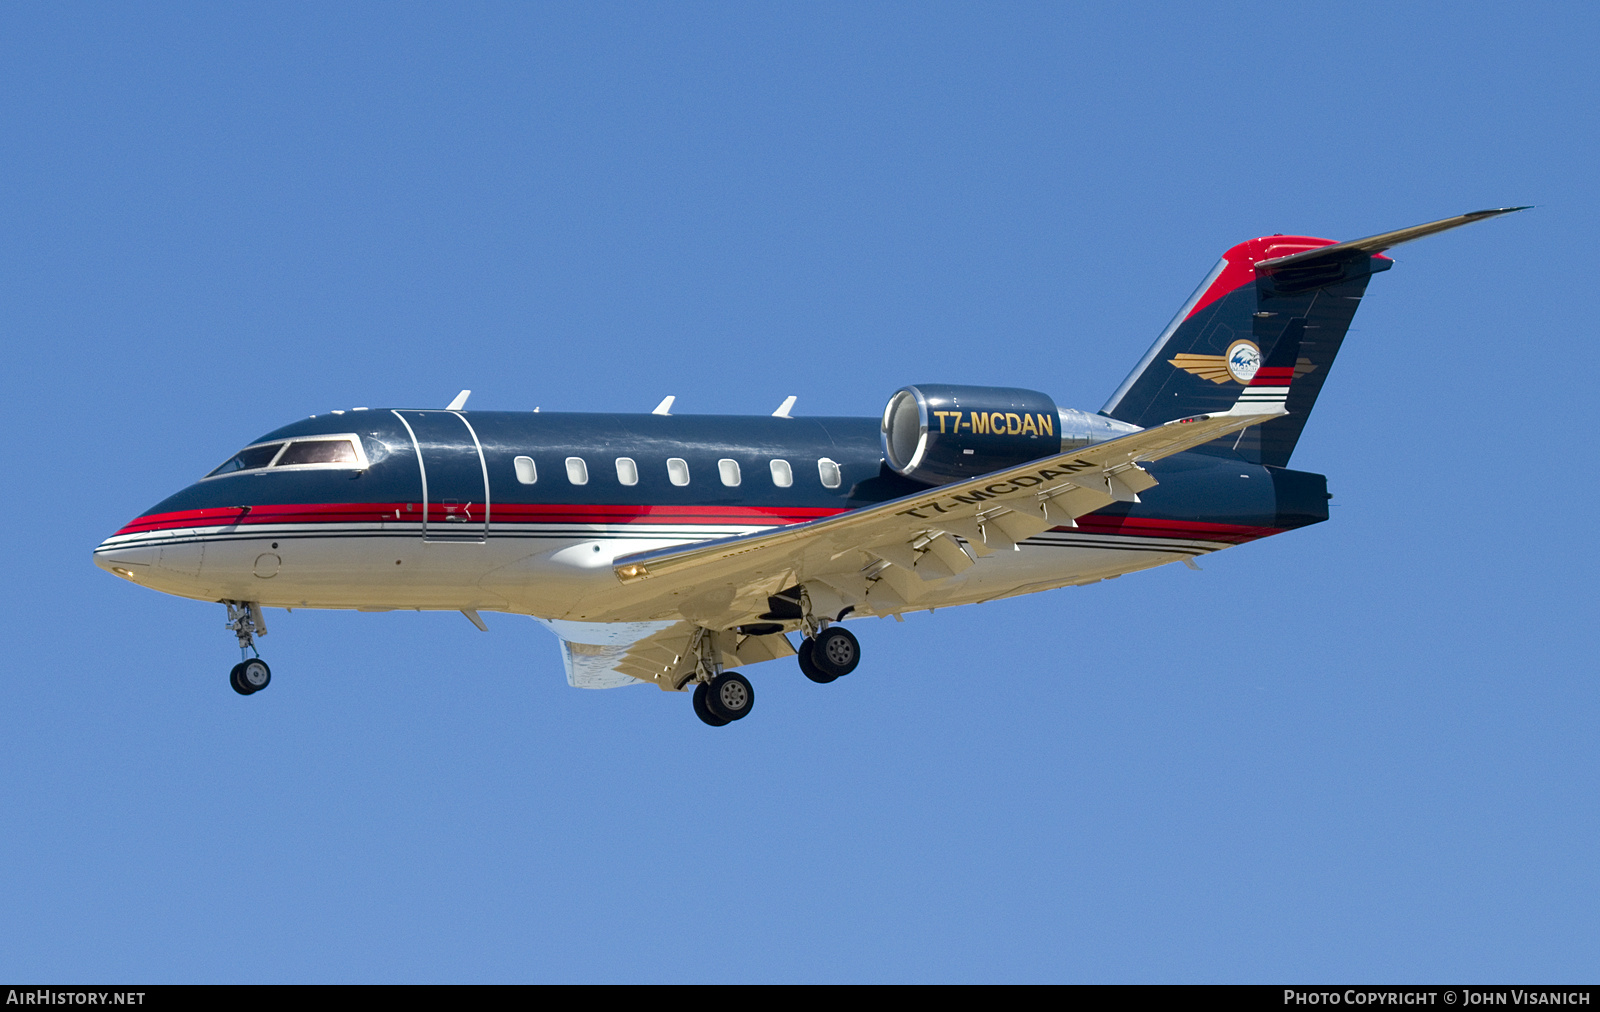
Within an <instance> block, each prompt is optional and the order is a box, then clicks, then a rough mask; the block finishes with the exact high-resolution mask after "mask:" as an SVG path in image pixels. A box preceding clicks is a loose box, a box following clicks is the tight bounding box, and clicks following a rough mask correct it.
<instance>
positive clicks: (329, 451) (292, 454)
mask: <svg viewBox="0 0 1600 1012" xmlns="http://www.w3.org/2000/svg"><path fill="white" fill-rule="evenodd" d="M354 463H357V459H356V448H355V447H354V446H352V445H350V441H349V440H348V439H307V440H301V441H298V442H293V443H290V444H289V448H288V449H287V450H284V451H283V456H281V457H279V458H278V462H277V464H275V465H274V466H275V467H288V466H289V465H290V464H354Z"/></svg>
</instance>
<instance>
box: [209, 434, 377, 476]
mask: <svg viewBox="0 0 1600 1012" xmlns="http://www.w3.org/2000/svg"><path fill="white" fill-rule="evenodd" d="M360 438H361V437H359V436H357V435H354V434H352V433H340V434H339V435H337V436H307V437H303V438H300V439H292V440H284V439H280V440H278V441H277V442H275V443H262V444H261V445H259V446H247V447H245V448H244V449H242V450H240V451H239V452H238V453H236V454H234V455H233V456H232V457H231V458H230V459H229V460H228V462H227V463H226V464H223V465H222V466H221V467H219V468H217V469H216V470H215V471H212V472H211V473H210V474H208V475H206V477H207V478H216V477H219V476H221V475H225V474H237V473H238V472H240V471H260V470H262V469H264V468H271V469H273V470H277V469H278V468H280V467H326V468H356V469H358V470H359V469H364V468H366V467H367V466H368V464H367V457H366V455H365V454H364V453H363V452H362V449H361V444H360V443H359V442H358V440H359V439H360Z"/></svg>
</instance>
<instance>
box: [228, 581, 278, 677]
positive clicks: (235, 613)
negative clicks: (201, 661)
mask: <svg viewBox="0 0 1600 1012" xmlns="http://www.w3.org/2000/svg"><path fill="white" fill-rule="evenodd" d="M222 603H223V604H225V605H227V607H228V625H227V628H228V629H231V630H232V631H233V634H234V636H236V637H238V640H239V656H240V658H242V659H241V660H240V661H239V663H238V664H235V665H234V666H233V670H232V671H230V672H229V673H228V684H229V685H231V686H233V691H234V692H237V693H238V694H239V695H241V696H248V695H250V694H251V693H253V692H260V691H261V690H262V689H265V688H266V687H267V685H268V684H269V683H271V681H272V669H271V668H269V667H267V662H266V661H264V660H262V659H261V654H260V653H259V652H257V650H256V637H257V636H265V635H266V634H267V620H266V618H265V617H263V616H262V614H261V605H259V604H257V603H256V602H254V601H224V602H222ZM248 654H255V656H254V657H250V656H247V655H248Z"/></svg>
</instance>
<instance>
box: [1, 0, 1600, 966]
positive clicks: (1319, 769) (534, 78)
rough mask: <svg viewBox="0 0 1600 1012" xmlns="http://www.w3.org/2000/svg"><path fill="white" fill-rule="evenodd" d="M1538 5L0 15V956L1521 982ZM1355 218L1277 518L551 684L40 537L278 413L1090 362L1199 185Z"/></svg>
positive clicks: (78, 530) (1568, 47) (1562, 178)
mask: <svg viewBox="0 0 1600 1012" xmlns="http://www.w3.org/2000/svg"><path fill="white" fill-rule="evenodd" d="M1597 20H1600V19H1597V16H1596V14H1595V13H1594V9H1593V8H1592V7H1590V6H1587V5H1579V4H1559V3H1558V4H1541V3H1525V4H1517V5H1480V4H1470V3H1469V4H1454V5H1417V4H1407V3H1385V4H1353V5H1345V6H1342V7H1339V8H1332V7H1328V6H1327V5H1322V6H1320V7H1306V6H1300V5H1281V4H1268V5H1235V6H1227V5H1223V6H1218V5H1215V4H1207V5H1201V4H1195V5H1161V4H1137V5H1133V4H1130V5H1115V6H1113V5H1105V6H1104V7H1102V8H1099V9H1078V8H1076V7H1074V6H1068V5H992V6H991V5H970V6H951V5H933V4H909V5H896V6H887V5H870V6H869V5H857V4H850V5H821V4H817V5H805V6H796V5H722V6H715V5H675V6H661V5H648V6H647V5H619V6H605V5H600V4H582V5H566V6H555V5H545V6H531V5H530V6H523V5H511V6H504V5H473V6H466V5H454V6H449V7H446V6H440V5H409V6H407V5H397V4H373V5H354V4H346V5H338V6H333V5H290V4H274V5H258V6H252V7H246V6H235V7H228V8H219V7H217V6H215V5H205V4H196V5H189V6H172V5H158V4H150V5H144V6H139V7H133V6H126V5H121V6H118V5H94V6H83V5H76V6H74V5H61V4H51V5H44V4H38V5H32V6H11V7H8V8H7V9H6V10H5V11H4V12H3V13H0V96H3V100H0V235H3V236H4V241H3V242H0V306H3V307H4V309H3V312H0V328H3V330H0V341H3V347H4V350H5V360H6V368H5V369H4V370H3V372H0V383H3V388H0V392H3V396H0V412H3V413H4V417H5V424H6V431H8V432H10V433H12V438H11V439H9V440H6V441H3V442H0V467H3V473H4V474H5V475H6V478H7V488H8V489H9V491H10V493H11V494H10V501H11V503H12V507H13V509H14V513H13V519H14V520H15V521H16V527H15V528H14V529H13V536H12V537H11V538H10V540H9V546H8V550H7V552H6V565H5V568H4V573H5V575H6V577H7V579H5V580H4V581H3V583H0V656H3V657H4V664H3V665H0V874H3V876H4V878H3V883H4V887H3V888H0V976H4V977H9V978H12V979H23V978H27V979H33V980H62V981H66V980H110V979H116V980H138V981H150V982H161V981H213V980H215V981H372V980H402V981H478V980H481V981H561V980H583V981H591V980H593V981H742V980H784V981H790V980H793V981H835V980H871V981H898V980H940V981H985V980H1019V981H1023V980H1027V981H1032V980H1041V981H1282V980H1330V979H1355V980H1428V981H1440V982H1449V981H1460V982H1467V981H1472V982H1478V981H1529V982H1553V981H1577V980H1592V979H1593V978H1594V977H1595V972H1596V965H1597V959H1596V952H1597V950H1600V904H1597V902H1596V894H1597V892H1600V870H1597V868H1600V864H1597V862H1596V860H1595V855H1596V848H1597V841H1600V798H1597V794H1596V791H1595V783H1596V777H1597V774H1600V744H1597V736H1596V735H1595V726H1596V722H1597V718H1600V686H1597V684H1596V674H1597V672H1596V665H1595V661H1594V658H1595V654H1596V646H1597V644H1596V622H1595V619H1596V615H1595V594H1594V590H1593V580H1594V574H1595V572H1596V562H1597V559H1596V550H1595V545H1594V542H1593V539H1592V537H1591V536H1590V531H1589V530H1588V528H1587V523H1588V521H1589V518H1590V516H1591V515H1592V512H1593V503H1594V502H1595V496H1596V492H1597V488H1596V481H1595V458H1594V451H1593V449H1592V443H1593V439H1592V436H1591V435H1590V434H1589V433H1588V426H1589V423H1590V416H1591V415H1592V414H1593V409H1594V408H1595V406H1596V398H1595V396H1594V393H1593V389H1594V384H1595V377H1596V375H1597V366H1600V362H1597V356H1596V352H1595V340H1594V332H1595V325H1594V310H1593V308H1592V302H1593V298H1592V292H1593V288H1594V284H1595V282H1594V279H1595V277H1596V276H1597V273H1600V270H1597V268H1600V264H1597V256H1596V252H1595V250H1596V241H1595V236H1596V234H1597V232H1600V227H1597V226H1600V221H1597V215H1596V207H1595V200H1594V180H1595V172H1594V164H1595V161H1596V156H1597V154H1600V145H1597V144H1596V115H1595V109H1596V98H1597V88H1596V70H1595V63H1594V60H1593V53H1592V51H1593V42H1594V40H1595V38H1596V37H1597V36H1596V29H1597V27H1600V25H1597ZM1505 204H1534V205H1537V208H1536V209H1535V210H1534V211H1531V212H1527V213H1525V214H1522V215H1518V216H1513V217H1511V218H1509V219H1503V220H1499V221H1495V222H1491V223H1488V224H1482V225H1476V226H1472V227H1470V228H1468V229H1463V230H1460V231H1458V232H1454V233H1450V234H1448V235H1445V236H1441V237H1436V238H1432V239H1429V240H1425V241H1423V242H1420V243H1417V244H1416V245H1414V246H1409V247H1405V248H1402V249H1401V250H1398V251H1397V253H1396V256H1397V259H1398V261H1399V263H1398V265H1397V267H1396V269H1395V270H1393V271H1391V272H1389V273H1387V274H1384V275H1382V276H1380V277H1378V278H1377V279H1376V280H1375V281H1374V283H1373V285H1372V288H1371V289H1370V290H1369V297H1368V299H1367V300H1366V301H1365V303H1364V304H1363V308H1362V311H1361V313H1360V315H1359V316H1358V317H1357V319H1356V323H1355V329H1354V330H1353V332H1352V337H1351V339H1350V340H1349V341H1348V342H1347V344H1346V346H1345V349H1344V354H1343V355H1342V356H1341V358H1340V363H1339V366H1338V368H1337V370H1336V373H1335V374H1334V375H1333V377H1332V379H1331V380H1330V382H1329V384H1328V386H1327V387H1326V389H1325V391H1324V393H1323V396H1322V398H1321V400H1320V402H1319V405H1318V409H1317V413H1316V415H1315V416H1314V417H1313V418H1312V419H1311V422H1310V424H1309V426H1308V427H1307V429H1306V432H1305V437H1304V438H1303V439H1302V440H1301V443H1300V446H1299V449H1298V450H1297V452H1296V456H1295V460H1294V463H1295V465H1296V466H1298V467H1301V468H1304V469H1308V470H1315V471H1320V472H1323V473H1326V474H1328V475H1329V481H1330V488H1331V489H1332V490H1333V492H1334V493H1335V496H1336V498H1335V499H1334V503H1335V505H1334V509H1333V519H1332V521H1331V522H1330V523H1327V524H1323V525H1321V526H1319V527H1315V528H1311V529H1307V530H1302V531H1299V532H1296V533H1292V534H1289V535H1285V536H1283V537H1279V538H1274V539H1270V540H1268V541H1265V542H1260V543H1257V544H1254V545H1250V546H1246V547H1243V548H1239V549H1235V550H1232V551H1228V552H1225V553H1222V554H1220V555H1217V556H1213V557H1211V558H1209V559H1207V560H1206V561H1205V562H1204V564H1203V565H1204V572H1202V573H1193V572H1189V571H1188V570H1186V569H1184V568H1183V567H1181V566H1168V567H1164V568H1162V569H1159V570H1156V571H1152V572H1148V573H1143V574H1137V575H1132V576H1129V577H1126V578H1123V579H1121V580H1116V581H1113V582H1110V583H1106V584H1102V585H1098V586H1093V587H1088V588H1077V589H1069V590H1062V591H1056V592H1052V593H1047V594H1040V595H1034V596H1031V597H1027V598H1023V599H1020V600H1013V601H1008V602H1002V603H997V604H991V605H986V606H983V607H977V608H967V609H954V610H951V611H948V612H941V613H939V614H937V615H933V616H929V615H915V616H911V617H909V618H908V619H907V621H906V622H905V623H903V624H897V623H894V622H890V621H876V620H873V621H868V622H863V623H857V624H856V625H855V627H854V628H855V629H856V630H857V631H858V634H859V635H860V637H861V639H862V642H863V646H864V650H865V657H866V659H865V661H864V663H863V665H862V668H861V670H860V671H859V672H858V673H857V674H855V675H852V676H851V677H850V678H849V679H847V680H844V681H841V682H838V683H835V684H834V685H831V686H826V687H823V686H817V685H813V684H811V683H810V682H807V681H806V680H805V679H803V678H802V677H800V675H799V674H798V672H796V671H795V670H793V669H792V667H791V666H789V665H787V664H782V663H775V664H770V665H766V666H763V667H758V668H753V669H751V673H752V677H753V678H754V679H755V681H756V685H757V688H758V691H759V692H760V706H759V709H758V711H757V712H756V713H755V714H754V715H753V716H752V718H751V719H750V720H748V721H746V722H744V723H742V724H740V725H737V726H735V727H732V728H728V729H724V730H723V731H721V732H714V731H712V730H711V729H709V728H706V727H704V726H703V725H701V724H700V723H699V722H698V721H696V720H695V719H694V718H693V716H692V714H691V713H690V712H689V707H688V705H687V700H685V699H683V698H682V697H674V696H666V695H663V694H661V693H658V692H655V691H653V690H648V689H645V688H637V689H628V690H619V691H614V692H579V691H576V690H572V689H569V688H568V687H567V686H566V684H565V681H564V678H563V677H562V672H561V665H560V660H559V656H558V653H557V650H556V646H555V641H554V640H553V638H552V637H551V636H550V635H549V634H548V633H546V632H545V631H543V630H542V629H540V628H539V627H538V626H537V625H536V624H535V623H534V622H532V621H531V620H529V619H527V618H522V617H516V616H506V615H490V616H488V617H487V618H488V622H489V626H490V632H489V634H488V635H484V634H482V633H479V632H478V631H477V630H475V629H474V628H473V627H472V626H471V625H469V624H468V623H467V622H466V621H465V620H464V619H462V618H461V616H459V615H453V614H444V615H439V614H422V615H419V614H398V613H396V614H347V613H336V612H327V613H317V612H305V613H302V612H296V613H295V614H293V615H283V614H281V613H274V614H273V616H272V618H271V630H272V632H271V635H270V637H268V639H267V640H265V641H264V642H263V652H264V654H265V655H266V656H267V657H268V658H269V659H270V660H271V662H272V664H273V669H274V672H275V676H276V677H275V678H274V684H273V687H272V689H271V691H269V692H266V693H263V694H262V695H261V696H259V697H252V698H251V699H249V700H243V699H241V698H240V697H238V696H236V695H235V694H234V693H233V692H232V691H230V690H229V689H228V686H227V684H226V680H225V676H226V672H227V669H228V667H229V666H230V665H231V664H232V663H233V662H234V660H235V659H236V654H235V652H234V648H233V646H232V643H231V641H230V640H229V638H228V636H227V634H226V633H225V632H224V630H223V629H222V619H223V615H222V609H221V607H220V606H215V605H204V604H199V603H195V602H189V601H183V600H179V599H175V598H167V597H163V596H160V595H156V594H152V593H149V592H147V591H144V590H141V589H139V588H137V587H133V586H131V585H128V584H125V583H122V582H120V581H117V580H115V579H113V578H111V577H110V576H108V575H106V574H105V573H102V572H100V571H99V570H97V569H95V568H94V566H93V565H92V564H91V562H90V558H89V553H90V550H91V549H92V548H93V546H94V545H95V544H96V543H98V541H99V540H100V539H101V538H103V537H105V536H106V535H108V534H110V533H111V532H112V531H114V530H115V529H116V528H117V527H119V526H120V525H121V524H122V523H124V522H126V521H127V520H128V519H130V518H131V517H133V516H134V515H136V514H137V513H138V512H140V511H142V510H143V509H145V508H147V507H149V506H150V505H152V504H153V503H155V502H156V501H158V500H160V499H161V498H163V497H164V496H165V495H167V494H168V493H170V492H171V491H174V490H176V489H177V488H179V487H181V486H183V485H185V484H187V483H188V482H190V481H192V480H193V479H194V478H195V477H197V476H198V475H200V474H201V473H203V472H204V471H205V470H207V469H208V468H210V467H211V466H214V465H215V464H216V463H217V462H218V461H220V460H222V459H223V458H224V457H226V456H227V455H228V454H229V453H230V452H232V451H233V450H234V449H236V448H237V447H238V446H240V445H242V444H244V443H245V442H246V441H248V440H250V439H251V438H253V437H254V436H256V435H258V434H260V433H262V432H265V431H267V430H270V429H272V428H275V427H276V426H278V425H280V424H282V423H284V422H287V421H289V420H292V419H294V418H296V417H302V416H304V415H307V414H311V413H314V412H321V411H326V410H328V409H332V408H345V407H351V406H354V405H394V406H442V405H443V404H444V403H445V402H446V401H448V400H449V399H450V398H451V397H452V396H453V395H454V394H455V393H456V391H457V390H459V389H461V388H463V387H470V388H472V389H473V390H474V391H475V393H474V394H473V401H472V405H473V406H474V407H478V408H485V409H488V408H496V409H531V408H533V407H535V406H542V407H543V408H545V409H546V410H563V409H564V410H641V411H643V410H648V409H649V408H650V407H651V406H653V405H654V404H655V403H656V402H657V401H658V400H659V399H660V398H661V397H662V396H664V395H666V394H669V393H670V394H675V395H677V397H678V402H677V408H676V410H677V411H678V412H680V413H682V412H691V413H692V412H716V413H726V412H761V413H766V412H770V411H771V410H772V409H773V408H774V407H775V406H776V405H777V404H778V403H779V401H781V400H782V398H783V397H784V396H786V395H788V394H797V395H799V404H798V406H797V408H796V412H797V413H801V414H805V413H811V414H860V415H874V414H877V413H878V412H879V411H880V410H881V407H882V405H883V403H884V402H885V400H886V399H887V397H888V396H889V395H890V394H891V393H892V392H893V391H894V390H895V389H896V388H897V387H899V386H901V385H903V384H905V383H910V382H918V381H922V382H968V383H994V384H1020V385H1026V386H1031V387H1037V388H1039V389H1043V390H1045V391H1048V392H1049V393H1050V394H1052V395H1053V396H1054V397H1055V398H1056V399H1057V401H1058V402H1060V403H1062V404H1064V405H1072V406H1077V407H1082V408H1086V409H1090V410H1093V409H1096V408H1098V407H1099V406H1100V404H1101V403H1102V402H1103V401H1104V398H1105V397H1106V395H1107V394H1108V393H1109V392H1110V391H1111V390H1112V389H1113V388H1114V387H1115V386H1116V384H1117V383H1118V382H1119V381H1120V380H1121V379H1122V377H1123V376H1124V375H1125V373H1126V371H1127V370H1128V368H1129V367H1130V366H1131V365H1132V363H1133V362H1135V361H1136V360H1137V359H1138V357H1139V356H1140V355H1141V354H1142V353H1143V352H1144V350H1145V348H1146V347H1147V346H1148V344H1149V342H1150V341H1151V340H1152V338H1153V337H1154V336H1155V334H1156V333H1157V332H1158V331H1159V330H1160V328H1161V326H1162V325H1163V324H1164V323H1165V322H1166V321H1167V319H1168V317H1169V316H1170V315H1171V314H1172V312H1173V310H1174V309H1175V308H1176V307H1177V306H1178V305H1179V304H1180V303H1181V302H1182V300H1183V299H1184V298H1185V296H1187V295H1188V294H1189V292H1190V290H1191V289H1192V288H1193V286H1194V284H1195V283H1196V282H1197V281H1199V279H1200V278H1201V277H1202V276H1203V275H1204V273H1205V271H1206V270H1207V269H1208V268H1209V267H1210V265H1211V264H1212V263H1213V262H1214V261H1215V259H1216V257H1217V255H1218V254H1220V253H1221V252H1222V251H1223V250H1224V249H1226V248H1227V247H1228V246H1230V245H1232V244H1233V243H1235V242H1238V241H1241V240H1243V239H1248V238H1251V237H1254V236H1257V235H1262V234H1268V233H1272V232H1291V233H1305V234H1312V235H1322V236H1327V237H1330V238H1336V239H1343V238H1353V237H1356V236H1361V235H1367V234H1371V233H1373V232H1378V231H1382V230H1386V229H1390V228H1397V227H1401V226H1404V225H1410V224H1415V223H1417V222H1421V221H1426V220H1430V219H1433V218H1438V217H1444V216H1446V215H1450V214H1454V213H1459V212H1462V211H1467V210H1473V209H1477V208H1480V207H1491V206H1500V205H1505Z"/></svg>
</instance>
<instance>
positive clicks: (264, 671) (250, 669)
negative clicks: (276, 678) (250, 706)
mask: <svg viewBox="0 0 1600 1012" xmlns="http://www.w3.org/2000/svg"><path fill="white" fill-rule="evenodd" d="M271 682H272V669H271V668H269V667H267V662H266V661H264V660H262V659H261V658H259V657H252V658H251V659H250V660H248V661H240V662H239V663H238V664H235V665H234V666H233V671H232V672H230V673H229V674H228V684H229V685H232V686H233V691H234V692H237V693H238V694H239V695H241V696H248V695H250V694H251V693H252V692H260V691H261V690H262V689H265V688H266V687H267V686H268V685H269V684H271Z"/></svg>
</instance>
